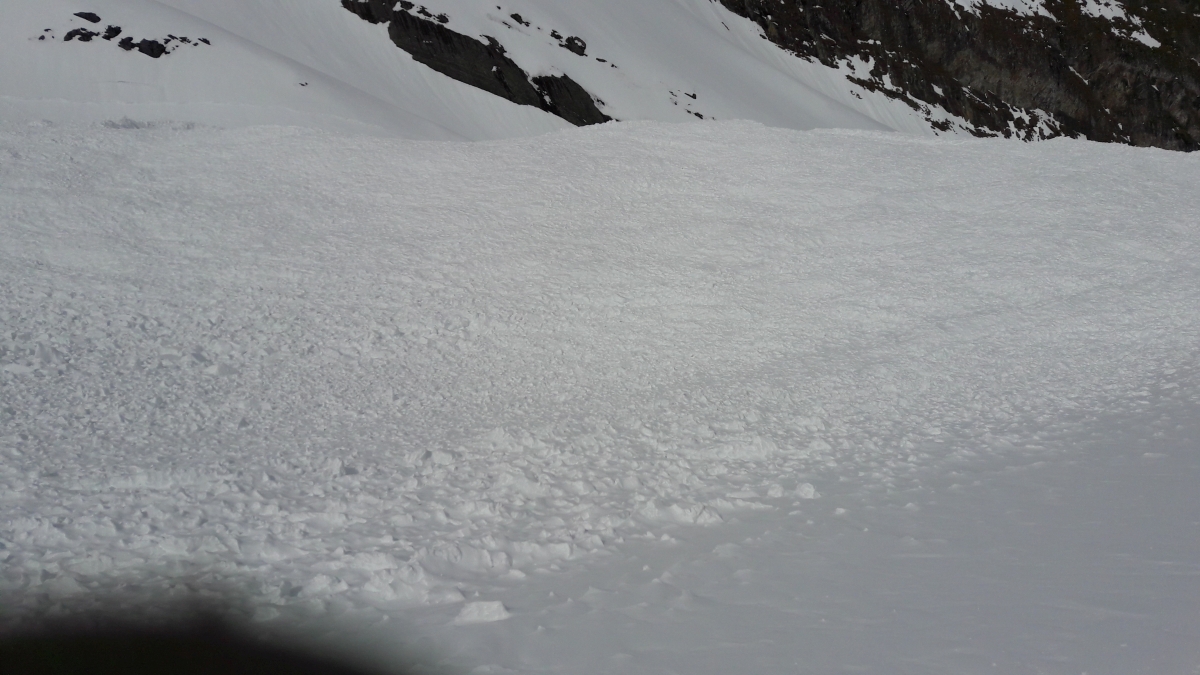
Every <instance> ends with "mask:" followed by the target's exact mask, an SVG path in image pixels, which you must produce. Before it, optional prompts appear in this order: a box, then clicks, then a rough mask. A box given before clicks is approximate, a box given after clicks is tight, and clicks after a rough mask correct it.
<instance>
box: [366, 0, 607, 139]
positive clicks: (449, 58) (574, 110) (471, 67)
mask: <svg viewBox="0 0 1200 675" xmlns="http://www.w3.org/2000/svg"><path fill="white" fill-rule="evenodd" d="M342 6H343V7H345V8H346V9H348V10H350V11H351V12H354V13H355V14H357V15H358V16H359V17H361V18H363V19H365V20H367V21H369V22H371V23H382V24H387V26H388V36H389V37H390V38H391V39H392V42H393V43H395V44H396V46H397V47H399V48H401V49H403V50H404V51H406V52H408V53H409V54H411V55H412V57H413V60H415V61H417V62H418V63H423V64H425V65H426V66H429V67H430V68H432V69H434V70H436V71H438V72H439V73H442V74H443V75H446V76H448V77H451V78H454V79H455V80H458V81H459V82H464V83H466V84H469V85H471V86H473V87H478V88H479V89H482V90H484V91H487V92H490V93H492V94H495V95H496V96H500V97H502V98H505V99H508V100H510V101H512V102H514V103H518V104H521V105H528V106H533V107H535V108H541V109H542V110H545V111H547V112H550V113H553V114H555V115H558V116H559V117H561V118H563V119H565V120H567V121H568V122H570V123H572V124H575V125H585V124H599V123H601V122H607V121H609V119H610V118H609V117H608V116H606V115H605V114H604V113H602V112H600V109H599V108H598V107H596V102H595V100H594V99H593V98H592V96H591V95H590V94H588V92H587V91H586V90H585V89H584V88H583V87H581V86H579V84H578V83H576V82H575V81H573V80H571V79H570V78H569V77H567V76H565V75H559V76H541V77H536V78H533V79H532V80H531V79H530V77H529V74H528V73H526V72H525V71H524V70H523V69H522V68H521V67H520V66H519V65H517V63H516V62H515V61H513V60H512V59H511V58H509V57H508V56H507V54H506V53H505V50H504V47H503V46H502V45H501V44H500V43H499V42H497V41H496V39H495V38H491V37H487V36H484V37H485V38H486V39H487V42H486V43H484V42H481V41H479V40H477V39H475V38H473V37H470V36H467V35H463V34H461V33H456V32H454V31H452V30H450V29H449V28H447V27H446V26H444V25H443V24H444V23H446V21H442V20H441V19H440V17H433V20H430V19H427V18H422V17H421V16H417V15H414V14H412V13H410V11H409V10H411V9H413V7H414V5H413V3H410V2H404V1H401V2H400V3H399V5H398V6H397V4H396V3H395V2H394V1H393V0H342ZM420 9H424V8H423V7H422V8H420ZM425 13H426V14H428V12H425ZM431 16H432V15H431ZM447 21H448V19H447ZM580 43H581V44H582V40H580Z"/></svg>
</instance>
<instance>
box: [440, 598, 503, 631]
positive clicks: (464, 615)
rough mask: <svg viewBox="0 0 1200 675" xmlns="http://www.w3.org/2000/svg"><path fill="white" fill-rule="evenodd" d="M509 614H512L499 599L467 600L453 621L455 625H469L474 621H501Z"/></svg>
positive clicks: (474, 622)
mask: <svg viewBox="0 0 1200 675" xmlns="http://www.w3.org/2000/svg"><path fill="white" fill-rule="evenodd" d="M510 616H512V614H510V613H509V611H508V609H506V608H505V607H504V603H503V602H500V601H499V600H487V601H481V602H468V603H467V604H465V605H463V608H462V610H461V611H460V612H459V613H458V616H456V617H454V622H453V623H454V625H455V626H469V625H471V624H476V623H491V622H493V621H503V620H505V619H507V618H508V617H510Z"/></svg>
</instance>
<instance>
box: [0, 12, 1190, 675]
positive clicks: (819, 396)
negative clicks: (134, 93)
mask: <svg viewBox="0 0 1200 675" xmlns="http://www.w3.org/2000/svg"><path fill="white" fill-rule="evenodd" d="M346 14H347V15H348V16H349V14H348V13H346ZM350 18H351V19H354V17H353V16H350ZM355 20H357V19H355ZM364 25H366V24H364ZM214 41H215V40H214ZM196 51H198V50H196ZM130 56H138V57H140V58H143V59H144V60H145V61H147V62H151V61H152V60H151V59H147V58H145V57H144V56H141V55H136V54H134V55H130ZM1198 189H1200V164H1198V163H1197V158H1195V157H1191V156H1187V155H1181V154H1172V153H1168V152H1164V151H1157V150H1145V149H1133V148H1127V147H1115V146H1104V145H1099V144H1088V143H1082V142H1075V141H1051V142H1047V143H1042V144H1034V145H1026V144H1019V143H1009V142H1004V141H983V140H971V141H947V140H938V139H922V138H917V137H911V136H901V135H897V134H888V133H882V132H874V131H829V130H826V131H810V132H798V131H787V130H780V129H770V128H766V127H763V126H760V125H757V124H753V123H747V122H718V123H706V124H691V125H672V124H664V123H623V124H608V125H602V126H597V127H588V128H584V129H570V130H567V131H562V132H557V133H552V134H548V135H543V136H538V137H534V138H524V139H512V140H505V141H495V142H484V143H474V144H467V143H454V142H428V141H404V140H396V139H386V138H375V137H367V136H360V135H338V134H331V133H327V132H320V131H313V130H304V129H298V128H282V127H255V128H243V129H232V130H219V129H214V128H209V127H204V126H198V125H193V124H187V125H184V124H178V125H171V124H157V125H153V124H140V123H135V122H132V121H128V120H126V121H124V122H121V123H112V124H108V125H95V126H70V125H67V126H60V125H57V124H49V123H37V124H28V123H5V124H4V125H3V126H0V229H2V236H3V241H4V246H3V247H0V287H2V288H3V289H4V290H5V292H4V293H3V294H2V295H0V327H2V330H0V393H2V395H0V566H2V572H0V617H2V618H3V620H4V621H5V622H8V623H12V622H21V621H29V620H33V619H36V618H37V617H42V616H46V615H48V614H53V613H56V612H57V613H61V612H71V611H77V610H83V609H88V608H93V607H96V606H101V605H107V606H109V607H110V608H111V607H116V608H120V609H121V610H122V611H128V612H136V611H137V608H138V607H142V608H143V609H144V607H145V605H146V603H152V602H157V601H162V600H163V599H169V598H173V597H191V596H194V595H195V594H200V595H204V594H206V593H215V594H225V593H228V592H231V591H233V592H236V593H238V594H240V595H241V597H243V598H244V601H245V603H246V607H247V615H248V618H250V619H253V620H254V621H257V622H258V623H257V624H256V625H259V626H262V627H264V629H269V628H270V627H271V626H281V625H309V626H312V627H314V628H313V629H314V630H318V629H319V630H323V631H325V632H327V633H331V634H332V635H333V638H331V639H334V640H335V641H336V640H341V641H342V643H343V644H347V643H353V641H354V640H357V641H359V642H358V644H359V646H360V647H361V648H362V649H364V650H376V651H380V652H381V653H382V652H386V649H385V646H386V644H389V643H391V642H394V641H395V640H396V639H397V638H396V635H398V634H399V635H410V636H418V638H414V639H420V640H426V639H430V640H432V642H433V643H435V644H440V645H443V651H441V652H439V653H440V654H441V655H440V656H438V657H437V659H434V660H435V662H440V663H441V664H442V666H444V667H446V668H450V667H454V668H460V669H463V670H471V669H474V670H475V672H479V673H498V672H510V671H514V670H515V671H520V672H601V671H603V672H661V673H666V672H676V671H689V672H718V671H720V672H729V671H730V670H737V671H738V672H763V673H767V672H782V671H784V670H789V671H795V672H885V671H886V672H913V673H917V672H922V673H928V672H946V673H950V672H956V673H961V672H1010V673H1025V672H1030V673H1032V672H1038V673H1068V672H1071V673H1077V672H1083V671H1084V670H1087V671H1088V672H1091V673H1095V672H1113V673H1116V672H1160V673H1185V674H1187V675H1193V673H1194V672H1196V671H1195V670H1194V669H1195V667H1196V666H1198V665H1200V654H1197V645H1200V634H1198V631H1197V624H1196V622H1195V621H1194V618H1195V617H1194V609H1195V605H1193V604H1190V603H1191V602H1192V601H1194V600H1196V599H1197V597H1196V595H1197V588H1200V584H1196V583H1195V582H1196V579H1197V577H1198V576H1200V568H1198V562H1200V561H1198V560H1197V557H1196V553H1197V551H1196V546H1194V543H1195V542H1196V541H1198V538H1197V537H1196V523H1197V522H1200V508H1198V505H1197V501H1196V499H1195V492H1196V491H1195V490H1194V489H1193V486H1194V482H1192V481H1191V480H1190V478H1191V477H1195V476H1197V468H1196V439H1197V436H1196V435H1195V433H1196V429H1195V424H1194V422H1195V419H1196V416H1195V413H1196V411H1197V410H1198V409H1200V407H1198V405H1197V403H1198V401H1197V398H1198V396H1200V388H1198V386H1197V385H1198V384H1200V380H1198V379H1197V370H1196V366H1197V363H1196V354H1197V351H1196V350H1197V344H1198V343H1197V337H1198V332H1197V329H1198V328H1200V312H1197V308H1198V307H1200V266H1198V265H1197V262H1196V261H1197V260H1200V250H1197V249H1198V247H1200V243H1198V242H1200V237H1198V236H1197V235H1198V234H1200V232H1197V227H1198V226H1197V223H1200V202H1197V200H1196V199H1195V195H1196V194H1197V191H1198ZM1092 481H1095V482H1094V483H1093V482H1092ZM1097 486H1103V487H1102V488H1101V487H1097ZM1093 488H1094V489H1093ZM1089 505H1090V506H1089ZM1167 505H1173V506H1167ZM1091 506H1094V507H1095V508H1091ZM1084 507H1088V508H1084ZM1099 519H1103V520H1102V521H1100V520H1099ZM1092 554H1094V555H1095V556H1096V557H1095V558H1093V557H1091V556H1092ZM922 561H924V562H922ZM1189 607H1190V610H1189ZM1118 635H1119V636H1120V637H1117V636H1118ZM1113 643H1116V644H1119V645H1121V646H1120V647H1117V646H1115V645H1114V644H1113ZM1122 650H1124V651H1122ZM439 659H440V661H439ZM996 664H999V665H996ZM1147 664H1149V665H1147ZM993 666H995V668H997V669H998V670H997V669H994V668H993ZM1126 667H1128V669H1125V668H1126Z"/></svg>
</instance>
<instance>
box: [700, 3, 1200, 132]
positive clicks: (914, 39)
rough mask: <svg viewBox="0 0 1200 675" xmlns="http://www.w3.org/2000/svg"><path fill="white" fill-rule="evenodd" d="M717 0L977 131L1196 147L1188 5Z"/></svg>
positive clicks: (1199, 121)
mask: <svg viewBox="0 0 1200 675" xmlns="http://www.w3.org/2000/svg"><path fill="white" fill-rule="evenodd" d="M720 2H721V3H722V4H723V5H725V7H727V8H728V9H730V10H731V11H733V12H734V13H736V14H739V15H741V16H744V17H746V18H749V19H750V20H752V21H754V22H755V23H757V24H758V25H759V26H760V27H761V28H762V30H763V32H764V35H765V37H766V38H767V39H769V40H771V41H772V42H774V43H775V44H777V45H779V46H781V47H783V48H785V49H788V50H790V51H792V52H794V53H795V54H797V55H799V56H801V57H804V58H807V59H810V60H815V61H820V62H821V63H824V64H826V65H829V66H839V65H841V66H845V65H847V64H851V65H854V66H856V69H855V70H856V72H855V74H854V75H851V80H852V81H854V82H856V83H858V84H859V85H861V86H863V87H864V88H866V89H870V90H873V91H877V92H882V93H883V94H885V95H887V96H889V97H892V98H895V99H898V100H901V101H903V102H905V103H907V104H908V105H909V106H911V107H912V108H914V109H916V110H919V111H920V110H927V108H928V106H929V105H934V106H941V107H942V108H944V109H945V110H947V111H948V112H950V113H951V114H953V115H956V116H958V117H961V118H963V119H964V120H966V122H967V124H968V125H969V130H970V131H971V132H972V133H975V134H976V135H979V136H1006V137H1018V138H1023V139H1026V140H1033V139H1037V138H1045V137H1053V136H1071V137H1085V138H1089V139H1092V140H1096V141H1108V142H1119V143H1129V144H1132V145H1141V146H1157V147H1161V148H1168V149H1173V150H1197V149H1200V62H1198V61H1197V60H1196V57H1197V55H1198V54H1200V14H1198V13H1197V4H1196V2H1195V1H1194V0H1160V1H1155V2H1150V1H1148V0H1124V1H1123V2H1121V3H1120V6H1117V9H1120V8H1121V6H1123V8H1124V13H1125V16H1124V17H1123V18H1122V17H1118V18H1115V19H1108V18H1102V17H1099V16H1094V15H1092V14H1090V13H1088V12H1087V11H1085V9H1084V7H1083V6H1082V5H1083V3H1081V2H1079V1H1078V0H1044V3H1043V5H1044V8H1045V10H1046V12H1047V13H1048V16H1047V15H1041V14H1038V15H1026V14H1020V13H1018V12H1016V11H1012V10H1005V9H997V8H995V7H991V6H987V5H982V6H977V8H976V9H975V10H974V11H966V10H963V9H962V8H960V7H958V6H956V5H955V4H953V3H951V2H947V1H946V0H906V1H905V2H896V0H793V1H791V2H787V3H780V2H778V0H720ZM929 121H930V124H931V125H932V126H934V127H935V128H942V127H940V126H939V125H942V124H945V123H943V122H937V121H935V120H933V119H932V118H929ZM945 128H949V125H948V124H946V126H945Z"/></svg>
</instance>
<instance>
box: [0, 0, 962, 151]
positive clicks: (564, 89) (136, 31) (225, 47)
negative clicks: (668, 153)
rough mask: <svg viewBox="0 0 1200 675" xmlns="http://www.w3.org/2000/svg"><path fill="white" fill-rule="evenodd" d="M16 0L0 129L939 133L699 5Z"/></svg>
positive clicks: (530, 0) (0, 43) (6, 46)
mask: <svg viewBox="0 0 1200 675" xmlns="http://www.w3.org/2000/svg"><path fill="white" fill-rule="evenodd" d="M13 3H14V4H15V9H14V10H13V11H10V12H8V13H7V14H6V19H7V20H6V21H5V22H4V24H3V25H2V26H0V34H2V39H0V64H2V65H0V69H2V71H3V77H0V115H2V116H3V117H4V118H7V119H30V120H32V119H52V120H62V121H68V120H73V121H106V120H120V119H122V118H125V117H128V118H130V119H133V120H138V121H147V120H151V121H152V120H176V121H185V122H187V121H190V122H200V123H206V124H214V125H219V126H230V125H246V124H260V123H281V124H296V125H302V126H316V127H319V128H325V129H331V130H343V131H368V132H371V133H375V134H397V135H401V136H404V137H409V138H419V139H448V138H459V139H474V140H479V139H490V138H503V137H512V136H523V135H531V134H537V133H543V132H546V131H551V130H554V129H558V128H562V127H564V126H567V124H568V123H583V122H594V121H602V120H603V119H607V118H612V119H617V120H626V121H628V120H660V121H688V120H691V121H696V120H698V119H718V120H719V119H749V120H755V121H759V122H762V123H764V124H768V125H771V126H780V127H788V128H795V129H811V128H818V127H842V128H859V129H896V130H902V131H907V132H914V133H923V134H930V133H934V132H935V131H936V130H934V129H932V128H931V127H930V126H929V124H928V122H927V119H926V118H930V119H935V121H940V122H942V123H945V124H949V122H948V121H947V120H949V119H950V116H948V115H947V114H944V113H943V112H941V111H939V110H936V109H931V110H922V111H916V110H913V109H912V108H911V107H909V106H908V105H906V104H905V103H904V102H902V101H897V100H893V99H891V98H889V97H888V96H886V95H884V94H881V93H878V92H871V91H869V90H868V89H867V88H864V87H862V86H859V85H857V84H854V83H852V82H849V81H847V80H846V77H845V75H846V72H848V71H846V72H844V69H843V68H841V67H840V66H839V67H828V66H825V65H822V64H820V63H814V62H810V61H807V60H805V59H803V58H799V57H797V56H794V55H792V54H789V53H787V52H786V51H784V50H782V49H780V48H778V47H776V46H774V45H772V44H771V43H769V42H767V41H766V40H764V39H763V36H762V34H761V31H760V29H759V28H758V27H757V26H755V25H754V24H752V23H751V22H749V21H747V20H745V19H743V18H741V17H738V16H736V15H735V14H733V13H732V12H730V11H728V10H727V9H725V8H724V7H722V6H721V5H719V4H715V3H712V2H709V1H708V0H680V1H677V2H640V1H636V0H611V1H608V2H593V1H591V0H572V1H571V2H550V1H543V0H521V1H520V2H516V3H512V4H510V5H501V6H497V5H494V4H490V3H488V2H478V1H475V0H454V1H453V2H440V3H433V4H429V5H428V6H425V5H412V4H410V3H398V4H396V3H390V2H387V3H360V2H357V1H354V2H350V1H348V2H344V3H340V2H337V0H255V1H254V2H241V1H237V0H160V1H155V0H96V1H95V2H91V1H90V0H89V1H87V2H85V1H84V0H13ZM393 4H395V8H394V10H393V7H392V5H393ZM343 5H345V6H343ZM498 7H499V8H498ZM393 13H394V16H395V17H400V18H401V19H402V21H401V20H396V21H394V20H393V18H394V17H393ZM401 24H403V25H405V26H408V27H409V29H410V33H403V32H402V31H400V27H401ZM389 31H390V32H391V33H392V34H391V35H389ZM414 31H415V32H414ZM422 31H425V32H430V34H431V35H434V37H436V38H437V39H438V40H442V41H444V42H445V43H446V44H447V45H449V47H450V48H453V49H451V50H450V51H451V52H452V53H451V54H450V56H451V57H453V58H450V62H448V61H447V58H441V57H438V54H437V53H434V54H432V55H431V54H430V53H429V52H430V50H429V49H423V48H421V45H422V44H424V42H423V40H424V38H422V37H421V35H423V34H424V33H422ZM171 36H176V37H175V38H173V37H171ZM405 36H407V37H405ZM176 38H178V39H176ZM184 38H186V39H187V42H185V41H184V40H183V39H184ZM201 38H203V39H204V40H206V42H200V39H201ZM397 38H400V39H399V41H398V40H397ZM431 39H432V38H431ZM405 40H407V42H405ZM143 41H145V42H143ZM435 41H436V40H435ZM397 44H401V45H403V46H407V47H408V48H409V51H405V50H404V49H401V48H400V47H398V46H397ZM438 44H441V43H438ZM493 44H494V45H496V46H495V47H492V46H491V45H493ZM142 45H145V48H143V47H142ZM443 46H445V45H443ZM443 51H445V50H443ZM410 52H411V53H410ZM433 52H437V50H436V49H435V50H433ZM464 54H467V55H470V56H464ZM441 56H442V57H445V54H442V55H441ZM454 59H458V61H457V63H458V64H459V65H464V64H465V66H466V67H460V68H457V69H456V68H455V67H454V63H455V62H454ZM472 59H473V60H472ZM489 59H490V60H489ZM472 68H473V69H472ZM493 68H495V69H496V70H495V72H493ZM447 73H449V75H448V74H447ZM505 73H507V75H505ZM497 76H504V77H507V81H506V82H500V83H499V84H497V82H496V77H497ZM502 79H503V78H502ZM538 82H540V83H541V84H540V85H539V84H536V83H538ZM510 90H511V91H510ZM497 94H499V95H497ZM569 101H574V103H568V102H569ZM576 110H582V111H583V116H582V117H580V115H579V114H574V113H573V112H572V111H576ZM547 111H549V112H547ZM555 112H557V113H559V114H558V115H556V114H551V113H555ZM559 115H562V116H559ZM564 117H565V118H566V119H564ZM953 128H959V127H953Z"/></svg>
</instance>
